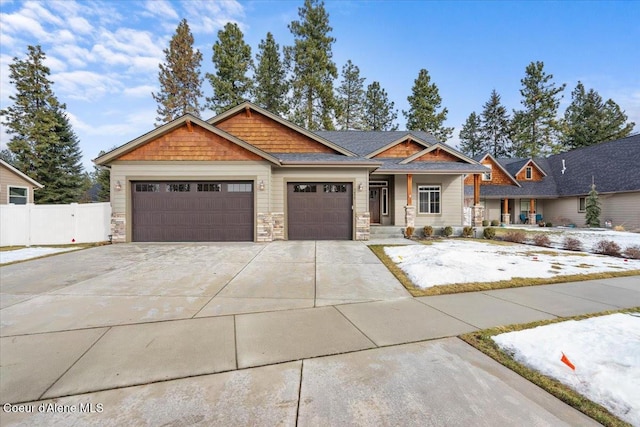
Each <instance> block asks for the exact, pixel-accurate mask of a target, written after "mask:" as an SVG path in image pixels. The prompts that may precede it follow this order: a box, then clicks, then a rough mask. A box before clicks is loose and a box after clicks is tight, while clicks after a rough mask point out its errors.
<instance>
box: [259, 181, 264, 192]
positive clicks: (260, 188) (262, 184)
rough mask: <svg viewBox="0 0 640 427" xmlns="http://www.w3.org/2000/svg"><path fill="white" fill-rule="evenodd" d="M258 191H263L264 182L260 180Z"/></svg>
mask: <svg viewBox="0 0 640 427" xmlns="http://www.w3.org/2000/svg"><path fill="white" fill-rule="evenodd" d="M258 189H259V190H260V191H264V180H261V181H260V183H259V184H258Z"/></svg>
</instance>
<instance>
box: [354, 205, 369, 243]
mask: <svg viewBox="0 0 640 427" xmlns="http://www.w3.org/2000/svg"><path fill="white" fill-rule="evenodd" d="M370 235H371V214H370V213H369V212H361V213H359V214H356V240H369V237H370Z"/></svg>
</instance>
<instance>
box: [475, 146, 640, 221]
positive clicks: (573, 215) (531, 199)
mask: <svg viewBox="0 0 640 427" xmlns="http://www.w3.org/2000/svg"><path fill="white" fill-rule="evenodd" d="M475 160H477V161H478V162H479V163H481V164H483V165H485V166H486V167H487V168H489V169H490V170H491V171H490V172H487V173H485V174H484V175H482V177H481V180H480V205H481V206H482V207H483V208H484V217H485V219H488V220H494V219H495V220H499V221H501V222H502V223H507V224H509V223H530V224H535V223H536V222H539V221H540V220H543V221H546V222H551V223H552V224H554V225H569V224H575V225H577V226H582V225H584V223H585V207H586V198H587V195H588V193H589V191H590V190H591V184H592V182H593V183H595V185H596V190H597V191H598V194H599V201H600V205H601V209H602V211H601V215H600V218H601V222H602V223H603V225H604V222H605V221H610V223H611V224H612V225H622V226H623V227H624V228H626V229H628V230H634V229H640V166H638V165H640V135H633V136H629V137H626V138H622V139H618V140H615V141H609V142H603V143H600V144H596V145H592V146H589V147H584V148H579V149H575V150H571V151H568V152H566V153H561V154H555V155H552V156H549V157H547V158H535V159H496V158H494V157H493V156H491V155H490V154H485V155H482V156H479V157H477V158H475ZM472 184H473V180H472V178H471V177H467V178H466V180H465V186H466V187H465V194H466V201H465V204H466V205H467V206H471V205H473V204H474V203H473V200H472V195H473V191H474V189H473V185H472Z"/></svg>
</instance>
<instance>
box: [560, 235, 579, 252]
mask: <svg viewBox="0 0 640 427" xmlns="http://www.w3.org/2000/svg"><path fill="white" fill-rule="evenodd" d="M562 246H564V248H565V249H566V250H568V251H581V250H582V242H581V241H580V240H578V239H576V238H574V237H569V236H567V237H565V238H564V241H563V242H562Z"/></svg>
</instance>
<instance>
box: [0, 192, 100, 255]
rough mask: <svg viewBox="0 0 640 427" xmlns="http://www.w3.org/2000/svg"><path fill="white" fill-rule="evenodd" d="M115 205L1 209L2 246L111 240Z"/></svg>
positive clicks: (32, 205) (32, 206)
mask: <svg viewBox="0 0 640 427" xmlns="http://www.w3.org/2000/svg"><path fill="white" fill-rule="evenodd" d="M110 229H111V205H110V204H109V203H87V204H78V203H71V204H70V205H34V204H28V205H0V246H18V245H19V246H30V245H64V244H72V243H92V242H104V241H107V240H109V234H111V231H110Z"/></svg>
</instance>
